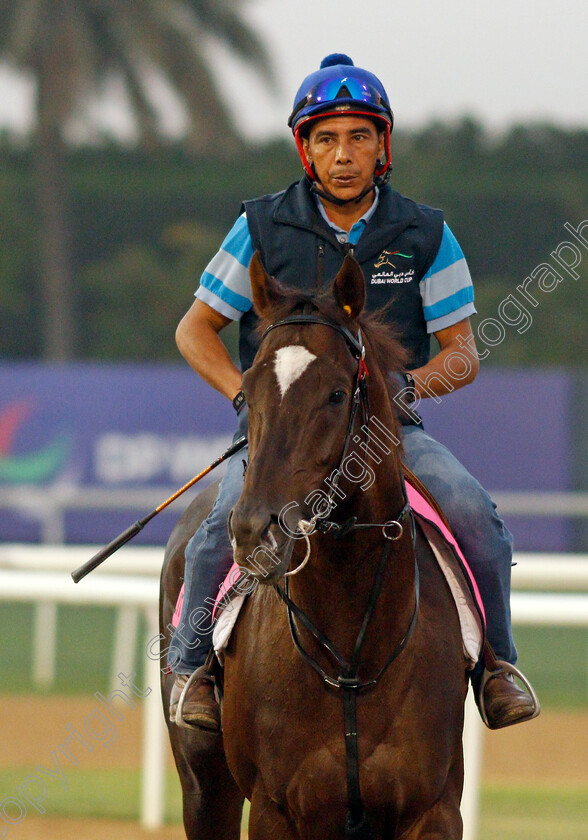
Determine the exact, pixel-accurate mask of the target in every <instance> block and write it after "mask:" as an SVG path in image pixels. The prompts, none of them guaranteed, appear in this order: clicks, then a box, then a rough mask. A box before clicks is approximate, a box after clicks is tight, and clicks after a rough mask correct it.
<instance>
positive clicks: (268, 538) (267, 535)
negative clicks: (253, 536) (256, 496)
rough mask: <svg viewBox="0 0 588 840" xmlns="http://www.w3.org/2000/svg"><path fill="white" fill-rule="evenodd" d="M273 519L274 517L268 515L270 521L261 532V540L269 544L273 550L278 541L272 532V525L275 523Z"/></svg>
mask: <svg viewBox="0 0 588 840" xmlns="http://www.w3.org/2000/svg"><path fill="white" fill-rule="evenodd" d="M274 519H275V517H273V516H272V517H270V521H269V522H268V524H267V525H266V527H265V528H264V529H263V531H262V532H261V541H262V542H264V543H266V544H267V545H269V547H270V548H271V549H273V550H274V551H275V550H276V549H277V547H278V543H277V541H276V538H275V537H274V535H273V532H272V525H274V524H275V523H274V521H273V520H274Z"/></svg>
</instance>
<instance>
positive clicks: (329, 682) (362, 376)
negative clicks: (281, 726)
mask: <svg viewBox="0 0 588 840" xmlns="http://www.w3.org/2000/svg"><path fill="white" fill-rule="evenodd" d="M292 324H319V325H322V326H326V327H330V328H331V329H333V330H336V331H337V332H338V333H339V334H340V335H342V336H343V338H344V339H345V341H346V343H347V346H348V348H349V350H350V351H351V354H352V355H353V356H354V357H355V359H357V362H358V365H357V372H356V375H355V384H354V389H353V396H352V400H351V409H350V412H349V420H348V423H347V433H346V436H345V442H344V444H343V452H342V455H341V459H340V462H339V469H338V470H337V471H336V473H335V480H333V481H332V482H331V486H330V487H329V494H328V496H327V513H328V512H330V511H331V510H332V509H333V508H334V507H335V506H336V502H335V498H334V497H335V489H333V488H336V486H337V485H336V482H337V481H338V477H339V475H340V474H341V468H342V465H343V463H344V461H345V458H346V457H347V455H348V452H349V449H350V446H351V441H352V439H353V437H352V436H353V428H354V425H355V420H356V417H357V413H358V410H359V407H360V406H361V408H362V412H363V420H364V422H363V425H362V429H365V430H366V434H368V435H369V421H370V408H369V399H368V391H367V377H368V369H367V366H366V363H365V346H364V343H363V340H362V336H361V331H358V334H357V336H354V335H353V333H352V332H351V331H350V330H349V329H348V328H347V327H345V326H343V325H341V324H338V323H337V322H336V321H331V320H329V319H328V318H325V317H322V316H320V315H311V314H302V313H301V314H298V315H290V316H288V317H287V318H283V319H281V320H279V321H275V322H274V323H273V324H270V325H269V326H268V327H267V329H266V330H265V332H264V333H263V335H262V337H261V341H263V339H264V338H265V337H266V336H267V334H268V333H269V332H271V331H272V330H274V329H277V328H278V327H282V326H287V325H292ZM404 496H405V504H404V506H403V508H402V510H401V511H400V513H399V514H398V516H397V518H396V519H395V520H390V521H388V522H385V523H383V524H374V523H364V524H362V523H359V524H358V523H357V521H356V517H353V518H352V519H350V520H348V521H347V522H344V523H336V522H332V521H326V520H325V519H324V517H321V516H318V515H317V516H314V517H313V518H312V519H311V520H310V521H305V520H303V533H304V530H306V534H305V536H306V540H307V545H308V546H309V549H310V541H309V539H308V535H309V534H310V533H312V532H313V530H314V528H312V529H310V528H309V527H308V526H311V525H314V526H316V530H318V531H320V532H322V533H329V532H333V534H334V536H335V537H336V538H338V539H342V538H343V537H345V536H347V535H348V534H349V533H351V532H352V531H354V530H356V529H360V528H381V529H382V535H383V537H384V547H383V549H382V555H381V558H380V563H379V566H378V569H377V571H376V575H375V577H374V582H373V584H372V588H371V591H370V595H369V598H368V603H367V606H366V610H365V613H364V616H363V620H362V623H361V626H360V629H359V632H358V634H357V637H356V640H355V645H354V647H353V652H352V654H351V657H350V658H349V660H347V659H345V658H344V657H343V656H342V655H341V654H340V653H339V651H338V650H337V648H336V647H335V645H334V644H333V642H331V641H330V639H328V638H327V636H325V634H324V633H322V632H321V631H320V630H319V629H318V628H317V627H316V626H315V625H314V624H313V622H312V621H311V619H310V618H309V617H308V616H307V615H306V613H305V612H304V611H303V610H302V609H301V608H300V607H299V606H298V605H297V604H295V603H294V601H292V599H291V598H290V579H289V575H292V574H295V573H298V572H299V571H300V570H301V569H302V567H303V566H304V565H305V563H306V561H307V560H308V554H309V552H307V556H306V558H305V560H304V561H303V563H301V564H300V566H298V568H297V569H295V570H294V572H288V573H286V579H285V584H284V587H283V588H282V587H281V586H279V585H278V584H276V585H275V589H276V591H277V593H278V595H279V596H280V598H281V599H282V601H283V602H284V604H285V605H286V609H287V614H288V623H289V626H290V632H291V635H292V641H293V642H294V645H295V647H296V649H297V650H298V652H299V653H300V655H301V656H302V658H303V659H304V661H305V662H307V663H308V664H309V665H310V666H311V668H313V670H314V671H315V672H316V673H317V674H318V675H319V676H320V677H321V679H322V680H323V682H324V683H325V685H326V686H330V687H332V688H336V689H340V690H341V692H342V695H343V710H344V722H345V753H346V767H347V803H348V810H347V816H346V821H345V834H346V836H347V837H350V838H351V837H353V838H356V840H369V838H370V837H371V831H370V826H369V822H368V819H367V816H366V814H365V810H364V807H363V802H362V798H361V790H360V785H359V748H358V734H357V695H358V693H359V692H360V691H365V690H368V689H370V688H374V686H376V685H377V683H378V682H379V681H380V679H381V678H382V677H383V676H384V674H385V672H386V671H387V670H388V668H389V667H390V665H391V664H392V662H394V660H395V659H396V658H397V657H398V656H399V655H400V654H401V653H402V651H403V650H404V649H405V647H406V645H407V644H408V641H409V639H410V637H411V636H412V633H413V631H414V628H415V626H416V620H417V616H418V609H419V568H418V563H417V559H416V551H415V547H414V540H415V525H414V518H413V516H412V511H411V508H410V505H409V503H408V501H406V493H405V494H404ZM405 520H409V521H410V528H411V538H412V550H413V554H414V581H415V605H414V610H413V613H412V616H411V619H410V622H409V625H408V628H407V630H406V632H405V633H404V636H403V637H402V639H401V640H400V642H398V644H397V645H396V647H395V648H394V650H393V651H392V653H391V654H390V656H389V657H388V659H387V660H386V662H385V663H384V665H383V666H382V667H381V668H380V670H379V671H378V673H377V674H376V675H375V676H374V677H372V678H371V679H368V680H363V681H362V680H361V679H360V678H359V665H360V662H359V659H360V655H361V651H362V648H363V644H364V641H365V637H366V633H367V629H368V626H369V623H370V620H371V618H372V616H373V613H374V611H375V608H376V604H377V601H378V597H379V595H380V592H381V590H382V584H383V581H384V573H385V570H386V566H387V565H388V560H389V558H390V552H391V548H392V543H394V542H396V541H397V540H399V539H400V538H401V537H402V535H403V533H404V524H403V523H404V521H405ZM387 529H388V530H387ZM390 529H393V530H390ZM296 621H298V622H300V624H302V625H303V627H304V628H305V629H306V630H307V631H308V632H309V633H310V634H311V635H312V636H313V637H314V638H315V639H316V641H317V642H318V643H319V645H320V646H321V647H322V648H323V650H324V651H326V652H327V654H328V655H329V656H330V657H331V659H332V660H334V662H335V664H336V665H337V666H338V667H339V671H340V673H339V674H338V676H335V677H333V676H331V675H329V674H327V672H326V671H325V670H324V669H323V667H322V666H321V665H320V664H319V662H318V661H317V660H316V659H315V658H314V657H313V656H312V655H311V654H310V653H309V652H308V651H307V650H305V649H304V647H303V645H302V643H301V641H300V637H299V632H298V628H297V626H296Z"/></svg>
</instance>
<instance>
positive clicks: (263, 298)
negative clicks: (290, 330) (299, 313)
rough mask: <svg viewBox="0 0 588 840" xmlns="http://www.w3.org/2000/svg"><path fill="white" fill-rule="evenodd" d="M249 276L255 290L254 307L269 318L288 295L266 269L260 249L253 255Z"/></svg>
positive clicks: (261, 315) (264, 316)
mask: <svg viewBox="0 0 588 840" xmlns="http://www.w3.org/2000/svg"><path fill="white" fill-rule="evenodd" d="M249 278H250V280H251V291H252V292H253V308H254V309H255V311H256V313H257V314H258V315H259V316H260V317H261V318H265V319H267V320H269V319H270V318H271V313H272V311H273V310H274V309H275V307H276V306H279V305H280V304H282V303H283V302H284V300H285V298H286V296H285V294H284V291H283V289H282V287H281V286H280V284H279V283H278V281H277V280H275V279H274V278H273V277H270V275H269V274H268V273H267V271H266V270H265V267H264V265H263V263H262V261H261V256H260V254H259V251H256V252H255V253H254V254H253V256H252V257H251V262H250V263H249Z"/></svg>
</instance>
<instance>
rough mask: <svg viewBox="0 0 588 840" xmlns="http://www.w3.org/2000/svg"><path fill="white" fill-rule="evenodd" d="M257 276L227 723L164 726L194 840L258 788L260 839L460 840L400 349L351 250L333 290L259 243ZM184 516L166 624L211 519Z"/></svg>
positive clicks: (458, 647) (450, 614) (236, 531)
mask: <svg viewBox="0 0 588 840" xmlns="http://www.w3.org/2000/svg"><path fill="white" fill-rule="evenodd" d="M250 276H251V284H252V290H253V304H254V307H255V310H256V312H257V313H258V315H259V316H260V318H261V319H262V327H263V330H264V331H263V333H262V337H261V343H260V348H259V350H258V353H257V355H256V357H255V360H254V363H253V366H252V367H251V368H250V369H249V370H248V371H247V372H246V373H245V374H244V376H243V390H244V393H245V396H246V399H247V403H248V406H249V462H248V465H247V469H246V473H245V480H244V488H243V492H242V495H241V497H240V499H239V501H238V503H237V505H236V506H235V508H234V509H233V511H232V512H231V516H230V521H229V528H230V534H231V539H232V543H233V549H234V557H235V560H236V562H237V564H238V566H239V568H240V569H241V572H242V573H243V575H244V576H246V577H247V579H249V580H251V581H252V582H253V584H258V585H256V586H252V587H251V589H252V594H251V595H250V596H249V597H248V598H246V599H245V602H244V604H243V606H242V608H241V612H240V614H239V618H238V622H237V624H236V627H235V628H234V630H233V632H232V635H231V638H230V640H229V643H228V646H227V648H226V650H225V651H224V657H223V658H224V670H223V676H222V682H223V685H222V695H223V707H222V721H223V731H222V737H221V736H211V735H209V734H208V733H204V732H203V733H194V732H187V731H185V730H181V731H180V730H178V729H177V727H175V726H174V725H170V736H171V738H172V747H173V749H174V755H175V757H176V764H177V767H178V770H179V772H180V777H181V779H182V787H183V791H184V820H185V826H186V833H187V836H188V838H189V840H192V838H196V837H198V838H208V837H211V838H212V837H215V838H225V837H226V838H227V840H236V838H238V836H239V834H238V830H237V828H236V825H237V822H238V817H239V814H240V809H241V806H242V802H243V797H246V798H247V799H248V800H249V801H250V803H251V804H250V816H249V836H250V838H251V840H270V838H271V840H303V838H304V840H307V838H311V837H321V838H323V840H335V838H342V837H346V838H352V837H353V838H359V839H360V840H368V838H370V840H380V838H381V840H393V838H394V839H396V838H397V839H398V840H400V838H402V840H425V838H427V840H432V838H435V839H436V840H457V838H460V837H461V836H462V821H461V816H460V810H459V804H460V798H461V792H462V788H463V753H462V740H461V736H462V730H463V714H464V700H465V695H466V692H467V674H466V661H465V656H464V651H463V646H462V641H461V634H460V628H459V620H458V616H457V612H456V609H455V606H454V603H453V600H452V596H451V593H450V591H449V588H448V585H447V583H446V580H445V578H444V576H443V574H442V572H441V571H440V569H439V567H438V564H437V562H436V560H435V558H434V556H433V553H432V551H431V549H430V547H429V546H428V543H427V542H426V540H425V538H424V536H423V534H422V532H421V530H420V528H419V526H418V523H417V522H416V521H415V519H414V517H413V516H412V512H411V510H410V506H409V505H408V503H407V498H406V492H405V486H404V480H403V472H402V464H401V456H402V449H401V438H400V432H399V426H398V419H397V411H396V406H395V403H394V397H395V396H396V391H397V389H398V385H397V384H395V383H396V381H397V379H396V378H395V377H394V373H395V372H396V373H398V372H400V371H401V370H403V369H404V365H405V363H406V357H405V354H404V351H403V350H402V348H401V345H400V343H399V342H398V341H397V339H396V338H395V336H394V335H393V334H392V332H391V330H390V328H389V327H388V326H386V325H385V323H384V322H383V321H382V320H380V319H379V318H378V317H377V316H374V315H369V314H366V313H365V311H364V307H365V281H364V278H363V274H362V271H361V268H360V266H359V265H358V263H357V262H356V261H355V260H354V259H353V257H351V256H349V255H348V256H347V257H346V258H345V260H344V262H343V265H342V268H341V270H340V271H339V273H338V275H337V277H336V278H335V280H334V282H333V285H332V288H331V290H330V293H329V294H328V295H322V296H316V297H313V296H309V295H306V294H302V293H298V292H292V291H289V290H286V289H284V288H283V287H282V286H281V285H280V284H279V283H278V282H277V281H276V280H274V279H273V278H271V277H269V276H268V275H267V273H266V272H265V269H264V268H263V265H262V264H261V261H260V259H259V258H258V256H257V255H255V256H254V258H253V260H252V263H251V267H250ZM189 510H190V509H188V511H186V513H185V514H184V517H185V518H184V517H183V519H184V522H183V524H181V525H180V526H179V529H178V531H177V533H176V534H175V536H174V535H172V539H171V540H170V546H168V552H167V558H168V559H167V561H166V565H165V567H164V571H163V576H162V592H164V593H165V598H164V599H163V601H164V607H163V610H162V627H163V628H165V626H166V622H167V619H168V618H169V616H170V615H171V613H170V610H171V609H172V604H173V600H174V595H176V594H177V590H178V588H179V577H180V576H181V567H182V559H181V555H182V554H183V547H184V546H185V542H186V540H187V538H188V536H189V535H191V533H193V530H194V525H195V521H194V520H195V518H196V519H198V516H200V515H201V514H202V511H201V510H200V511H198V516H195V511H192V513H189ZM188 526H189V527H188ZM182 529H184V530H182ZM168 693H169V678H167V680H166V679H165V678H164V703H165V702H166V699H167V698H166V695H167V694H168ZM215 738H216V740H214V739H215ZM214 803H216V805H215V804H214ZM194 808H195V809H196V813H195V811H194ZM213 812H214V816H211V815H212V814H213ZM208 819H214V820H215V823H214V826H213V827H212V828H209V826H208V824H207V821H208ZM195 826H198V829H199V830H200V831H201V832H202V833H197V829H195ZM190 831H193V832H194V833H192V834H191V833H190ZM207 832H208V833H207ZM231 832H232V833H231Z"/></svg>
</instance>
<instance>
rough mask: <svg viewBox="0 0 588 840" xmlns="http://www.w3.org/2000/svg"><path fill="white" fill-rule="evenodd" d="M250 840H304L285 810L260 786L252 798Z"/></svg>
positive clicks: (257, 786)
mask: <svg viewBox="0 0 588 840" xmlns="http://www.w3.org/2000/svg"><path fill="white" fill-rule="evenodd" d="M249 840H302V838H301V835H300V834H299V833H298V831H297V830H296V828H295V827H294V826H292V824H291V823H290V821H289V820H288V818H287V817H286V815H285V813H284V812H283V810H282V809H281V808H280V807H279V806H278V805H277V804H276V803H275V802H274V801H273V800H272V799H270V798H269V796H268V795H267V794H266V792H265V790H263V789H262V788H261V787H260V786H259V785H256V786H255V788H254V790H253V795H252V797H251V809H250V811H249Z"/></svg>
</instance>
